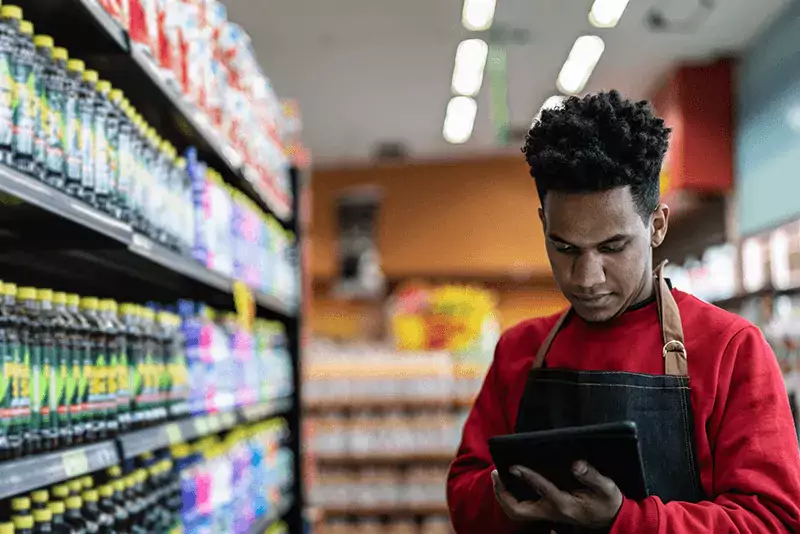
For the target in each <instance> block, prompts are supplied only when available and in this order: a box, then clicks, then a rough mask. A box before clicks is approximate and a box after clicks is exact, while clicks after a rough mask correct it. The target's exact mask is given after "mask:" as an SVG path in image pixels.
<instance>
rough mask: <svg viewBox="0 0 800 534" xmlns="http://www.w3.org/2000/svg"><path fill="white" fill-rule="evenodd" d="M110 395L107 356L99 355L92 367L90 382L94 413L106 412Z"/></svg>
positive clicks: (91, 405)
mask: <svg viewBox="0 0 800 534" xmlns="http://www.w3.org/2000/svg"><path fill="white" fill-rule="evenodd" d="M107 395H108V377H107V373H106V364H105V356H104V355H103V354H102V353H97V354H96V356H95V358H94V361H93V362H92V365H91V377H90V380H89V406H90V409H91V410H92V412H95V413H100V412H103V411H105V408H106V399H107Z"/></svg>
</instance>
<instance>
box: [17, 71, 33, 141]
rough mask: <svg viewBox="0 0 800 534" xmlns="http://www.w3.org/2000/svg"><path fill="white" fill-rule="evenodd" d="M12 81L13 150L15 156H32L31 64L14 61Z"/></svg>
mask: <svg viewBox="0 0 800 534" xmlns="http://www.w3.org/2000/svg"><path fill="white" fill-rule="evenodd" d="M14 82H15V84H16V87H15V89H16V93H15V95H14V106H13V109H14V152H15V155H16V156H17V157H19V156H20V155H22V156H33V145H34V139H35V135H36V134H35V127H36V87H35V83H36V78H35V76H34V74H33V65H31V64H30V63H23V62H20V61H18V62H16V65H15V68H14Z"/></svg>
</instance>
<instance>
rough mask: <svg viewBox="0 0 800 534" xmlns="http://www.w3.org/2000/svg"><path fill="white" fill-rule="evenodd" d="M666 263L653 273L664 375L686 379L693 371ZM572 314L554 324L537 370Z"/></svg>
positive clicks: (537, 360)
mask: <svg viewBox="0 0 800 534" xmlns="http://www.w3.org/2000/svg"><path fill="white" fill-rule="evenodd" d="M666 264H667V262H666V260H665V261H663V262H662V263H660V264H659V266H658V267H656V270H655V271H654V273H653V276H654V287H653V292H654V293H655V295H656V303H657V307H658V322H659V325H660V326H661V336H662V339H663V341H664V347H663V349H662V356H663V357H664V374H667V375H676V376H686V375H688V374H689V370H688V369H689V368H688V360H687V358H686V347H685V346H684V344H683V341H684V338H683V325H682V324H681V315H680V311H679V310H678V303H677V302H675V297H673V296H672V291H670V289H669V286H668V285H667V281H666V279H665V278H664V266H665V265H666ZM571 314H572V308H571V307H570V308H569V309H567V310H566V311H565V312H564V313H562V314H561V316H560V317H559V318H558V321H556V324H555V325H553V328H552V329H551V330H550V333H549V334H547V337H546V338H545V339H544V341H543V342H542V344H541V345H540V346H539V350H538V351H536V358H535V359H534V360H533V369H539V368H541V367H542V365H544V357H545V356H546V355H547V352H548V351H549V350H550V345H552V344H553V340H554V339H555V337H556V334H558V332H559V331H560V330H561V328H562V327H563V326H564V323H566V321H567V319H568V318H569V316H570V315H571Z"/></svg>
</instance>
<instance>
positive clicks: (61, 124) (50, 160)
mask: <svg viewBox="0 0 800 534" xmlns="http://www.w3.org/2000/svg"><path fill="white" fill-rule="evenodd" d="M44 102H45V103H44V108H45V110H46V115H45V120H44V123H45V140H46V143H45V145H46V150H47V154H46V156H45V167H46V169H47V172H49V173H50V174H57V175H60V174H64V150H65V148H66V134H67V132H66V123H65V121H66V115H65V111H66V109H65V107H66V102H65V99H64V92H63V91H59V90H56V89H52V88H50V89H48V90H47V91H46V92H45V96H44Z"/></svg>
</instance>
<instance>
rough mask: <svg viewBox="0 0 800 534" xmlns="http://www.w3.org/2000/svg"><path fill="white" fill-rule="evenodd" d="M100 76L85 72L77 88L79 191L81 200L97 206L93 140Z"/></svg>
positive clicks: (95, 72) (89, 71) (94, 71)
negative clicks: (80, 190) (79, 149)
mask: <svg viewBox="0 0 800 534" xmlns="http://www.w3.org/2000/svg"><path fill="white" fill-rule="evenodd" d="M99 81H100V76H99V75H98V74H97V71H96V70H86V71H84V72H83V77H82V80H81V83H80V85H79V86H78V112H79V115H80V128H81V129H80V132H81V133H80V146H81V189H82V191H83V194H82V198H83V200H84V201H86V203H88V204H90V205H92V206H95V205H96V204H97V199H96V190H95V187H96V186H97V183H96V182H95V172H94V171H95V167H94V165H95V161H94V149H95V143H94V139H93V133H94V126H95V124H94V112H95V100H96V99H97V82H99Z"/></svg>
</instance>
